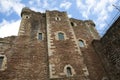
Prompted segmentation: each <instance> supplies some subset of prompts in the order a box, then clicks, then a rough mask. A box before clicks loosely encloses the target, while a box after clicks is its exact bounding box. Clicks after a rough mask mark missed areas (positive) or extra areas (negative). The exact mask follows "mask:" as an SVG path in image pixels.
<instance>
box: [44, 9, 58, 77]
mask: <svg viewBox="0 0 120 80" xmlns="http://www.w3.org/2000/svg"><path fill="white" fill-rule="evenodd" d="M46 27H47V46H48V62H49V78H57V77H58V76H56V75H53V74H54V73H55V72H54V71H53V70H52V69H53V65H54V64H51V63H50V58H49V57H50V56H51V55H53V52H55V51H54V50H52V49H51V48H52V45H51V44H53V40H52V38H51V37H50V36H51V28H50V22H49V12H47V11H46Z"/></svg>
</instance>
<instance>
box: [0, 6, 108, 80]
mask: <svg viewBox="0 0 120 80" xmlns="http://www.w3.org/2000/svg"><path fill="white" fill-rule="evenodd" d="M21 18H22V20H21V24H20V29H19V32H18V36H10V37H5V38H0V80H109V76H108V73H107V71H106V68H105V67H104V65H103V61H102V60H101V57H100V56H99V55H98V53H96V48H95V47H93V44H92V41H93V40H94V39H97V40H99V39H100V37H99V35H98V33H97V31H96V29H95V24H94V22H93V21H91V20H85V21H82V20H77V19H73V18H68V16H67V13H66V12H59V11H56V10H54V11H46V12H45V13H40V12H35V11H32V10H31V9H29V8H23V9H22V12H21ZM60 35H62V36H60ZM61 37H62V38H61ZM81 42H82V43H81ZM103 42H104V41H103ZM96 44H97V43H96ZM81 45H82V46H81Z"/></svg>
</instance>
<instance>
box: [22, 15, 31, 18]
mask: <svg viewBox="0 0 120 80" xmlns="http://www.w3.org/2000/svg"><path fill="white" fill-rule="evenodd" d="M30 17H31V15H30V14H23V15H22V18H23V19H29V18H30Z"/></svg>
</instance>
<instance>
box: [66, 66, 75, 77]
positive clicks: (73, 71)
mask: <svg viewBox="0 0 120 80" xmlns="http://www.w3.org/2000/svg"><path fill="white" fill-rule="evenodd" d="M68 67H69V68H70V69H71V73H72V74H71V75H69V76H68V73H67V68H68ZM64 73H65V75H66V76H67V77H72V76H73V75H75V74H76V73H75V70H74V68H73V67H72V66H71V65H70V64H68V65H66V66H65V67H64Z"/></svg>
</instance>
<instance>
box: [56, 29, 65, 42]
mask: <svg viewBox="0 0 120 80" xmlns="http://www.w3.org/2000/svg"><path fill="white" fill-rule="evenodd" d="M59 33H63V34H64V40H66V39H67V37H66V34H65V32H63V31H57V32H56V33H55V39H56V40H59V36H58V34H59ZM60 41H61V40H60Z"/></svg>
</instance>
